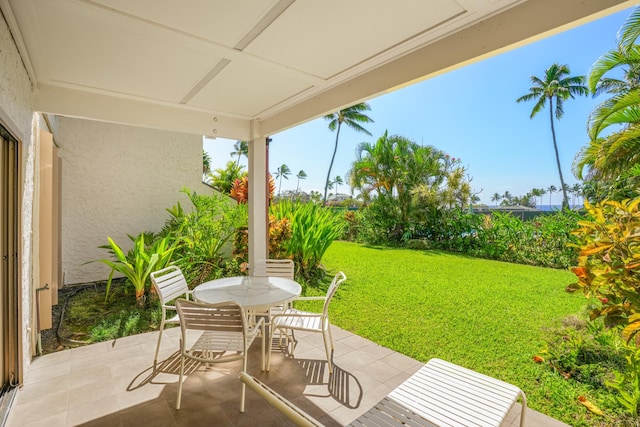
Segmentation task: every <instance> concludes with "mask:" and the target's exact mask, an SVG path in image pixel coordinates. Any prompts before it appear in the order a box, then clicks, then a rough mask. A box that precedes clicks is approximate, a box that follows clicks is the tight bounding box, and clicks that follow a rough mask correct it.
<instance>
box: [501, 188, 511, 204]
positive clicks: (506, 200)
mask: <svg viewBox="0 0 640 427" xmlns="http://www.w3.org/2000/svg"><path fill="white" fill-rule="evenodd" d="M512 203H513V196H512V195H511V193H510V192H509V191H508V190H507V191H505V192H504V194H503V195H502V203H501V204H506V205H507V206H509V205H511V204H512Z"/></svg>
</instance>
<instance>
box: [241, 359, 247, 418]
mask: <svg viewBox="0 0 640 427" xmlns="http://www.w3.org/2000/svg"><path fill="white" fill-rule="evenodd" d="M242 372H244V373H246V372H247V352H246V351H245V352H244V357H243V358H242ZM245 391H246V384H245V383H244V382H243V383H242V392H241V397H240V412H244V395H245Z"/></svg>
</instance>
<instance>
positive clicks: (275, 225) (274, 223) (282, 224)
mask: <svg viewBox="0 0 640 427" xmlns="http://www.w3.org/2000/svg"><path fill="white" fill-rule="evenodd" d="M290 238H291V222H290V221H289V219H288V218H276V217H275V216H274V215H269V235H268V239H269V241H268V247H269V257H270V258H279V259H283V258H291V255H290V254H289V253H288V251H287V248H286V242H287V240H289V239H290ZM233 260H234V262H236V263H238V264H242V263H246V262H248V260H249V229H248V228H247V227H240V228H238V229H237V230H236V234H235V236H234V240H233Z"/></svg>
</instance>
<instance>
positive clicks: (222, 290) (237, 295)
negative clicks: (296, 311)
mask: <svg viewBox="0 0 640 427" xmlns="http://www.w3.org/2000/svg"><path fill="white" fill-rule="evenodd" d="M301 292H302V287H301V286H300V284H299V283H298V282H296V281H293V280H291V279H287V278H284V277H271V276H233V277H225V278H223V279H216V280H211V281H208V282H204V283H202V284H200V285H198V286H196V287H195V289H194V290H193V296H194V298H195V300H196V301H200V302H205V303H207V304H216V303H219V302H225V301H233V302H235V303H236V304H238V305H239V306H241V307H243V308H244V309H247V310H256V311H259V310H268V309H269V307H274V306H277V305H282V304H285V303H286V302H288V301H290V300H292V299H293V298H295V297H297V296H299V295H300V293H301Z"/></svg>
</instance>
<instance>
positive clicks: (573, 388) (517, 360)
mask: <svg viewBox="0 0 640 427" xmlns="http://www.w3.org/2000/svg"><path fill="white" fill-rule="evenodd" d="M323 262H324V264H325V266H326V268H327V271H328V272H329V275H332V274H335V272H337V271H339V270H341V271H344V272H345V274H346V275H347V281H346V282H345V284H344V285H343V287H342V288H341V289H340V290H338V293H337V295H336V299H335V300H334V301H333V302H332V305H331V322H332V323H333V324H335V325H337V326H339V327H341V328H344V329H346V330H349V331H351V332H353V333H356V334H358V335H360V336H362V337H365V338H367V339H370V340H371V341H374V342H376V343H378V344H380V345H383V346H385V347H388V348H391V349H393V350H395V351H398V352H400V353H403V354H405V355H407V356H410V357H412V358H414V359H417V360H420V361H423V362H427V361H428V360H429V359H431V358H433V357H439V358H442V359H445V360H448V361H451V362H453V363H457V364H460V365H462V366H466V367H468V368H471V369H473V370H476V371H478V372H482V373H485V374H487V375H490V376H493V377H496V378H499V379H502V380H504V381H507V382H510V383H513V384H516V385H518V386H519V387H520V388H522V389H523V390H524V392H525V393H526V394H527V398H528V401H529V406H530V407H531V408H533V409H535V410H537V411H539V412H542V413H544V414H547V415H549V416H551V417H554V418H557V419H559V420H561V421H563V422H566V423H568V424H571V425H573V426H600V425H603V426H604V425H614V423H615V421H614V420H616V419H617V418H616V417H617V416H618V414H617V412H619V410H618V409H616V408H617V406H616V405H615V403H613V397H612V395H611V394H609V393H605V392H603V391H602V390H601V389H597V388H594V387H591V386H589V385H585V384H581V383H576V382H574V381H568V380H566V379H564V378H563V377H562V376H561V375H560V374H558V373H555V372H553V371H552V370H550V369H549V367H548V366H546V365H544V364H536V363H535V362H534V361H533V356H535V355H537V354H539V353H540V352H541V351H542V350H543V349H544V347H545V338H547V336H548V333H549V332H548V331H549V328H560V327H561V322H562V320H563V319H564V318H566V317H567V316H570V315H576V314H581V313H582V312H584V309H585V307H586V305H587V303H588V300H586V299H585V297H584V296H583V295H581V294H569V293H567V292H565V290H564V289H565V286H566V285H568V284H569V283H572V282H573V281H574V276H573V274H572V273H570V272H568V271H564V270H554V269H548V268H539V267H531V266H524V265H518V264H509V263H504V262H497V261H491V260H484V259H476V258H471V257H466V256H460V255H453V254H448V253H442V252H436V251H416V250H407V249H394V248H375V247H366V246H362V245H358V244H354V243H347V242H334V243H333V245H332V246H331V247H330V248H329V250H328V251H327V252H326V254H325V257H324V258H323ZM578 396H585V397H587V398H588V399H589V400H590V401H592V402H594V403H596V404H597V405H598V406H600V407H601V408H602V409H605V410H607V409H608V410H609V414H610V416H604V417H601V416H597V415H595V414H592V413H590V412H588V411H587V410H586V409H585V407H584V406H582V405H580V404H579V403H578ZM620 425H622V424H620Z"/></svg>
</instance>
